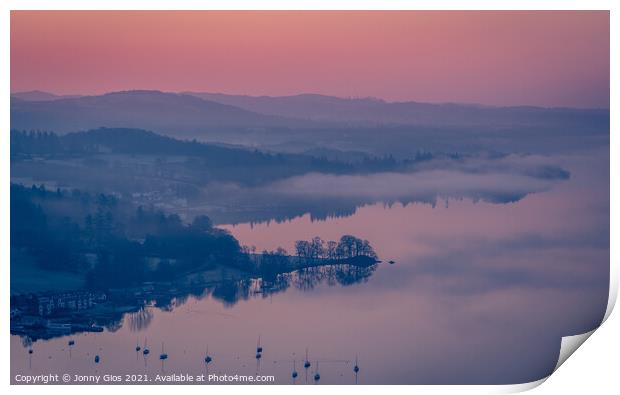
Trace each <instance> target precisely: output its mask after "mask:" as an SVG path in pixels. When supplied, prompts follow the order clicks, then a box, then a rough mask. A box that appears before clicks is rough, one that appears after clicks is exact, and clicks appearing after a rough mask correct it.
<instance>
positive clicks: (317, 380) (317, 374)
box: [314, 361, 321, 383]
mask: <svg viewBox="0 0 620 395" xmlns="http://www.w3.org/2000/svg"><path fill="white" fill-rule="evenodd" d="M320 379H321V375H320V374H319V361H317V362H316V373H314V381H315V382H317V383H318V382H319V380H320Z"/></svg>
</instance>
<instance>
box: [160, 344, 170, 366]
mask: <svg viewBox="0 0 620 395" xmlns="http://www.w3.org/2000/svg"><path fill="white" fill-rule="evenodd" d="M159 359H161V360H162V361H163V360H165V359H168V354H166V353H165V352H164V343H163V342H162V343H161V354H159Z"/></svg>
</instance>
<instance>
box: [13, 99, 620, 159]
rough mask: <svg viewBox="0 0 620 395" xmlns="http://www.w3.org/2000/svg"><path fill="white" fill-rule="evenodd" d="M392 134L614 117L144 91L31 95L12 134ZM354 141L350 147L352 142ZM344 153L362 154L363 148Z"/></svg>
mask: <svg viewBox="0 0 620 395" xmlns="http://www.w3.org/2000/svg"><path fill="white" fill-rule="evenodd" d="M35 99H36V100H35ZM392 126H398V127H404V129H405V131H406V132H407V136H409V137H415V136H422V134H423V135H424V136H425V138H424V142H425V144H422V145H421V146H422V147H424V146H426V145H427V143H431V142H432V141H431V140H429V138H433V139H434V138H435V137H437V136H438V134H441V133H439V132H438V131H439V130H440V129H442V132H446V131H453V132H454V131H456V130H457V129H458V130H459V132H458V137H467V136H471V135H472V133H474V134H475V133H483V132H484V133H486V132H489V131H491V132H493V131H498V130H500V131H501V130H507V129H509V130H511V131H513V132H515V133H520V134H522V133H523V132H524V131H525V130H526V129H527V130H528V132H529V133H534V134H541V133H543V132H549V131H552V132H553V133H556V134H558V133H559V134H560V135H562V134H565V133H569V132H571V131H573V132H574V131H578V132H579V133H593V132H595V133H600V132H601V131H605V133H608V130H609V110H607V109H570V108H540V107H490V106H481V105H465V104H429V103H417V102H386V101H383V100H380V99H373V98H365V99H346V98H338V97H332V96H324V95H315V94H303V95H296V96H281V97H269V96H258V97H257V96H236V95H225V94H217V93H215V94H214V93H195V92H194V93H192V92H188V93H166V92H160V91H144V90H142V91H123V92H113V93H107V94H104V95H100V96H81V97H70V98H67V97H58V96H56V95H52V94H47V93H45V92H24V93H17V94H14V95H12V97H11V129H14V130H45V131H54V132H57V133H61V134H62V133H68V132H74V131H80V130H90V129H96V128H100V127H108V128H137V129H147V130H152V131H155V132H158V133H161V134H165V135H168V136H171V137H180V138H188V137H192V138H198V139H201V140H205V141H218V142H225V143H231V144H242V145H251V146H266V145H269V144H271V145H277V144H281V143H289V142H291V141H293V142H294V143H295V144H297V145H298V146H300V147H306V148H312V147H313V146H314V145H315V143H316V142H317V141H318V139H320V138H322V139H327V140H326V142H324V146H325V147H331V146H330V144H332V143H335V141H336V140H338V139H342V136H345V135H346V134H347V133H349V132H350V131H352V130H355V131H356V132H360V131H363V129H365V130H366V131H369V132H368V133H366V135H371V137H373V138H374V137H376V136H377V135H380V134H382V133H383V131H384V130H387V127H392ZM414 127H415V128H417V129H415V130H414ZM292 129H295V131H294V132H293V131H292ZM455 133H456V132H455ZM365 138H366V140H368V137H365ZM346 140H347V144H349V145H350V143H351V141H352V140H351V139H350V138H349V139H346ZM353 141H355V140H353ZM477 141H480V140H479V139H478V140H477ZM367 142H368V144H366V145H370V146H375V145H376V144H375V143H374V142H371V141H370V140H368V141H367ZM328 143H329V144H328ZM417 145H418V146H420V144H419V142H418V143H417ZM300 147H297V148H298V149H299V148H300ZM344 148H345V149H346V150H352V149H354V150H355V149H358V150H359V149H360V147H359V144H358V145H357V146H355V147H352V146H347V147H344Z"/></svg>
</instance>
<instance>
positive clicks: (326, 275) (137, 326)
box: [11, 263, 377, 347]
mask: <svg viewBox="0 0 620 395" xmlns="http://www.w3.org/2000/svg"><path fill="white" fill-rule="evenodd" d="M376 267H377V264H376V263H375V264H372V265H369V266H358V265H352V264H328V265H323V266H312V267H306V268H302V269H299V270H296V271H292V272H287V273H275V274H272V275H270V276H268V277H259V278H243V279H240V280H224V281H220V282H217V283H216V284H212V285H209V286H206V287H199V286H197V287H187V288H182V287H177V286H175V285H166V284H157V283H155V284H147V285H145V286H143V287H141V288H140V289H136V288H131V289H115V290H111V291H110V292H109V294H108V295H106V300H107V301H106V303H105V304H104V305H102V306H104V307H101V308H95V309H93V310H92V311H86V312H84V313H82V314H81V315H80V316H74V317H71V321H70V322H71V324H66V325H68V327H67V330H66V331H62V332H58V331H53V330H50V328H52V325H57V324H56V323H55V322H57V321H56V320H57V319H60V320H65V319H66V317H65V318H63V317H62V316H59V317H55V316H49V317H48V321H47V322H45V321H44V320H41V322H40V323H36V324H33V325H18V324H16V325H15V326H12V327H11V333H13V334H17V335H20V336H21V337H22V338H23V339H26V340H24V341H23V345H24V347H29V346H30V345H31V344H32V341H36V340H37V339H50V338H54V337H58V336H64V335H66V334H67V333H79V332H81V331H84V330H90V331H92V330H93V328H99V327H103V328H105V330H106V331H108V332H111V333H114V332H117V331H118V330H120V329H121V328H122V326H123V325H124V324H125V323H126V324H127V325H128V327H129V330H130V331H132V332H141V331H144V330H146V329H147V328H148V327H149V325H150V324H151V322H152V321H153V316H154V314H153V309H155V308H156V309H159V310H161V311H166V312H172V311H174V310H176V309H178V308H181V307H182V306H183V305H185V304H186V303H187V301H188V300H189V298H191V297H193V298H194V299H195V300H202V299H205V298H209V297H210V298H212V299H213V300H216V301H218V302H220V303H222V305H223V306H224V307H226V308H232V307H233V306H235V305H236V304H237V303H239V302H240V301H247V300H249V299H251V298H258V297H260V298H268V297H270V296H272V295H275V294H278V293H282V292H285V291H286V290H287V289H289V288H290V287H291V286H294V287H295V288H297V289H299V290H301V291H312V290H313V289H315V288H316V287H317V286H319V285H320V284H323V283H324V284H327V285H328V286H338V285H339V286H350V285H352V284H356V283H362V282H366V281H368V278H369V277H370V276H372V274H373V273H374V271H375V270H376ZM102 310H104V311H105V313H102V312H101V311H102ZM52 320H54V321H52ZM17 322H20V321H17ZM63 322H65V321H63ZM84 322H89V326H87V327H86V326H84V325H83V324H82V323H84Z"/></svg>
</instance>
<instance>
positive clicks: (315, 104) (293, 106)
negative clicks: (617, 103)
mask: <svg viewBox="0 0 620 395" xmlns="http://www.w3.org/2000/svg"><path fill="white" fill-rule="evenodd" d="M184 93H185V94H188V95H193V96H196V97H200V98H202V99H205V100H210V101H215V102H218V103H222V104H228V105H232V106H236V107H239V108H243V109H246V110H248V111H254V112H258V113H261V114H268V115H277V116H282V117H288V118H299V119H306V120H314V121H329V122H341V123H343V122H344V123H358V124H365V125H368V124H369V123H370V124H375V125H376V124H401V125H426V126H470V125H484V126H498V127H501V126H510V127H513V126H518V125H527V126H533V125H537V126H554V127H556V126H560V125H571V126H575V123H578V124H583V125H592V123H593V122H594V123H597V124H600V123H605V122H606V123H607V124H608V123H609V110H607V109H572V108H542V107H531V106H519V107H493V106H483V105H474V104H454V103H445V104H432V103H419V102H411V101H410V102H387V101H384V100H381V99H376V98H338V97H333V96H325V95H318V94H301V95H295V96H275V97H272V96H243V95H226V94H222V93H205V92H184Z"/></svg>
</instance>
